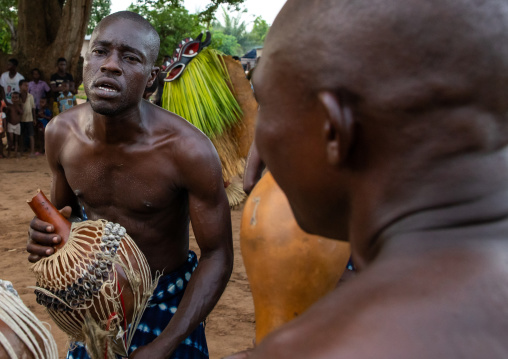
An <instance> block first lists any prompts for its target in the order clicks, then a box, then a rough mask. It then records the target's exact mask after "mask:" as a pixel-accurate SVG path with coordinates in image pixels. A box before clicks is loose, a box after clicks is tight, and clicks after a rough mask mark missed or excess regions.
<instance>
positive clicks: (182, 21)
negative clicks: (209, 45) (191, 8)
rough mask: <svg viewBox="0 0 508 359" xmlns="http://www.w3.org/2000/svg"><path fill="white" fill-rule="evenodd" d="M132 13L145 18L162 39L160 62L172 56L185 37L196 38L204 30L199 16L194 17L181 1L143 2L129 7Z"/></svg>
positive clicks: (139, 0)
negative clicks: (166, 55)
mask: <svg viewBox="0 0 508 359" xmlns="http://www.w3.org/2000/svg"><path fill="white" fill-rule="evenodd" d="M129 10H130V11H133V12H136V13H138V14H140V15H142V16H143V17H145V18H146V19H147V20H148V21H150V23H151V24H152V25H153V27H154V28H155V30H157V32H158V33H159V36H160V38H161V47H160V52H159V59H158V61H159V60H160V59H161V58H162V56H164V55H165V54H168V55H170V56H171V54H173V51H174V50H175V49H176V47H177V46H178V43H179V42H180V41H182V39H184V38H185V37H188V36H189V37H193V38H194V37H196V36H197V35H199V33H200V32H202V31H203V30H204V27H203V26H202V25H201V24H200V20H199V15H192V14H189V12H188V11H187V10H186V9H185V8H184V7H183V5H181V2H180V1H170V2H162V1H153V0H152V1H150V0H148V1H142V0H138V1H137V3H136V4H132V5H131V6H130V7H129Z"/></svg>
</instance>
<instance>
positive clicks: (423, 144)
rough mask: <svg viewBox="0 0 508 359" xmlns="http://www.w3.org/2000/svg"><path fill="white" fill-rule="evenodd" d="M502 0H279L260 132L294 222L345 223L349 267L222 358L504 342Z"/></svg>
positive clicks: (259, 81) (507, 353)
mask: <svg viewBox="0 0 508 359" xmlns="http://www.w3.org/2000/svg"><path fill="white" fill-rule="evenodd" d="M505 6H506V5H505V3H503V2H502V1H496V0H492V1H486V2H484V3H482V6H478V5H473V4H471V3H467V2H466V1H458V2H457V1H442V2H439V3H438V2H433V3H432V6H431V5H429V4H426V3H425V2H418V1H399V0H377V1H374V2H372V1H369V2H367V1H356V2H346V1H331V0H330V1H321V2H307V1H303V0H289V1H288V2H287V4H286V5H285V7H284V9H283V10H282V12H281V14H280V15H279V17H278V18H277V19H276V21H275V22H274V24H273V26H272V28H271V30H270V34H269V35H268V38H267V42H266V44H265V48H264V51H263V59H262V60H261V62H260V64H259V65H258V67H257V70H256V73H255V75H254V80H253V83H254V87H255V90H256V96H257V99H258V101H259V104H260V112H259V116H258V127H257V132H256V144H257V146H258V149H259V152H260V156H261V158H262V160H264V161H265V162H266V164H267V166H268V167H269V168H270V170H271V172H272V174H273V176H274V177H275V179H276V180H277V182H278V184H279V185H280V186H281V188H282V189H283V191H284V192H285V193H286V195H287V197H288V199H289V201H290V204H291V207H292V209H293V212H294V214H295V217H296V219H297V221H298V223H299V224H300V226H301V227H302V228H304V229H305V230H307V231H309V232H311V233H315V234H320V235H324V236H328V237H332V238H337V239H339V238H342V239H344V238H349V240H350V242H351V245H352V251H353V259H354V261H355V264H356V265H357V266H358V267H359V269H360V273H359V274H358V276H357V277H355V279H354V280H351V281H349V282H347V283H345V284H344V285H343V286H341V287H340V289H337V290H335V291H334V292H332V293H331V294H330V295H328V296H327V297H325V298H323V299H322V300H321V301H320V302H318V303H316V304H315V305H314V306H313V307H311V308H310V309H309V310H308V311H307V312H306V313H304V314H303V315H302V316H300V317H299V318H297V319H296V320H294V321H292V322H290V323H288V324H287V325H286V326H284V327H283V328H281V329H280V330H278V331H276V332H274V333H272V334H271V335H269V336H268V337H267V338H266V339H265V340H264V341H263V342H262V343H261V344H260V345H259V346H258V347H257V348H256V349H255V350H253V351H251V352H244V353H240V354H237V355H235V356H233V357H231V358H235V359H240V358H249V359H257V358H263V359H266V358H313V359H314V358H317V359H321V358H387V359H388V358H457V359H459V358H471V359H472V358H484V357H488V358H506V357H508V343H507V341H506V339H505V338H506V333H507V332H508V319H507V318H506V316H505V315H500V313H506V311H507V310H508V304H507V303H508V287H507V286H506V277H507V275H508V264H507V263H508V260H507V258H508V254H507V253H508V241H507V240H506V233H507V230H508V220H507V218H508V205H507V203H508V202H507V200H508V166H506V163H508V136H507V135H506V134H507V133H508V132H507V127H508V122H507V121H506V117H505V114H506V111H507V110H508V102H507V100H506V98H505V96H504V95H503V94H504V93H506V91H507V90H508V89H507V88H506V86H507V85H506V83H508V82H504V81H505V80H506V79H507V76H506V75H504V71H506V70H507V69H508V56H507V55H506V54H507V53H506V52H499V51H497V50H494V48H495V47H492V45H493V44H495V43H498V42H504V41H506V40H508V39H507V38H506V37H507V32H506V31H504V32H498V31H497V30H495V29H497V28H498V27H499V26H501V27H503V28H505V27H504V24H506V23H507V20H508V19H507V18H506V11H504V9H506V7H505ZM451 13H453V14H454V19H459V20H458V21H450V18H449V17H448V16H449V14H451ZM309 19H316V20H315V21H312V20H311V21H310V23H309ZM305 21H307V25H308V26H307V27H306V32H305V33H303V34H302V35H301V36H300V37H299V41H298V43H296V44H295V43H294V38H293V36H291V34H295V33H297V31H298V29H300V28H302V26H303V24H304V22H305ZM471 24H474V28H473V29H469V31H468V30H467V29H468V28H469V26H470V25H471ZM415 29H417V30H415ZM477 39H481V41H477ZM292 43H293V44H294V45H291V44H292ZM330 44H333V45H330ZM337 44H339V45H337ZM312 46H314V47H316V48H319V49H321V50H322V51H321V52H320V54H319V55H316V58H315V59H314V61H313V62H312V64H311V65H309V62H306V61H305V59H301V58H300V60H302V61H300V62H298V63H296V67H291V66H288V64H295V61H294V59H295V55H296V54H297V53H299V52H300V50H302V49H306V48H307V49H308V48H311V47H312ZM489 48H490V49H489ZM281 49H284V51H281ZM288 49H291V51H288ZM324 54H326V56H325V55H324ZM430 54H432V55H430ZM426 56H427V57H426ZM429 56H430V57H429ZM296 57H298V56H296ZM487 58H490V59H491V60H492V61H486V59H487ZM380 59H382V61H380ZM422 59H425V61H422ZM459 59H460V60H459ZM494 64H495V65H494ZM466 68H468V69H470V70H469V71H466V70H465V69H466ZM500 73H503V75H501V77H502V81H500V82H496V80H495V79H496V76H498V75H499V74H500ZM299 76H301V77H299ZM438 79H441V80H438ZM459 133H460V135H459Z"/></svg>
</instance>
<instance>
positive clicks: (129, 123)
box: [87, 102, 146, 144]
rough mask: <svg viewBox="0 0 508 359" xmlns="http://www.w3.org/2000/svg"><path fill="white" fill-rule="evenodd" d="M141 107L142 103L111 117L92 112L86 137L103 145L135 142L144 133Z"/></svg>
mask: <svg viewBox="0 0 508 359" xmlns="http://www.w3.org/2000/svg"><path fill="white" fill-rule="evenodd" d="M141 106H142V102H140V103H139V104H138V106H136V107H133V108H131V109H128V110H126V111H123V112H122V113H120V114H116V115H112V116H110V115H101V114H99V113H96V112H93V111H92V119H91V123H90V125H89V127H88V128H87V134H88V136H89V137H90V138H93V139H94V140H95V141H99V142H103V143H105V144H120V143H132V142H136V141H137V140H138V138H139V136H142V135H143V134H144V133H145V132H146V128H145V126H144V123H143V116H142V110H141Z"/></svg>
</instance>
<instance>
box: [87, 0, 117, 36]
mask: <svg viewBox="0 0 508 359" xmlns="http://www.w3.org/2000/svg"><path fill="white" fill-rule="evenodd" d="M110 13H111V0H93V3H92V12H91V13H90V21H89V22H88V28H87V29H86V34H87V35H90V34H91V33H92V32H93V29H95V27H96V26H97V24H98V23H99V22H100V21H101V20H102V19H104V18H105V17H106V16H108V15H109V14H110Z"/></svg>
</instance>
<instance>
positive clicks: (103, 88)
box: [97, 84, 118, 92]
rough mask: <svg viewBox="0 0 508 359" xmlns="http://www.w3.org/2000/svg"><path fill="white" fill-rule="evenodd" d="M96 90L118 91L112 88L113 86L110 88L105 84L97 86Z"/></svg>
mask: <svg viewBox="0 0 508 359" xmlns="http://www.w3.org/2000/svg"><path fill="white" fill-rule="evenodd" d="M97 88H98V89H99V90H102V91H106V92H118V90H117V89H116V88H114V87H113V86H110V85H106V84H102V85H99V86H97Z"/></svg>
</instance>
